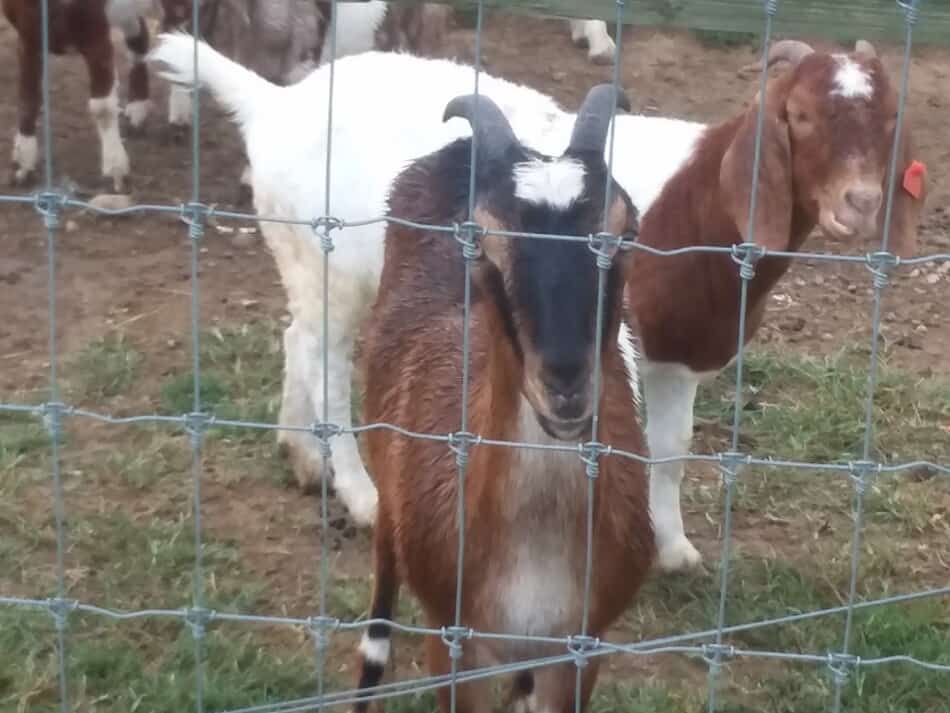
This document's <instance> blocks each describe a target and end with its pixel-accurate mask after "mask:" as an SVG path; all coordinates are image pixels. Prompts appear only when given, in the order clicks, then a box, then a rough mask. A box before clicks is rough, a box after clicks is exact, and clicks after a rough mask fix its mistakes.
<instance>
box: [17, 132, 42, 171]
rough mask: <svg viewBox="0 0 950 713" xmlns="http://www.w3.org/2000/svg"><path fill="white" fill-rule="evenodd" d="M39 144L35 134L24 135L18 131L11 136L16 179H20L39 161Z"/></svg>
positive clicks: (32, 169) (33, 168)
mask: <svg viewBox="0 0 950 713" xmlns="http://www.w3.org/2000/svg"><path fill="white" fill-rule="evenodd" d="M39 157H40V145H39V142H38V141H37V140H36V136H35V135H34V136H26V135H25V134H21V133H20V132H19V131H18V132H17V133H16V135H15V136H14V137H13V164H14V166H16V176H15V178H16V180H17V181H22V180H24V179H25V178H26V177H27V176H28V175H30V174H31V173H33V172H34V171H35V170H36V164H37V163H39Z"/></svg>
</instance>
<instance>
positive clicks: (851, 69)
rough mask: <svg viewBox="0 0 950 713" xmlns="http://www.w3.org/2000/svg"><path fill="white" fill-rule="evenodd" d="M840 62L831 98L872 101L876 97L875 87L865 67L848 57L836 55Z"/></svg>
mask: <svg viewBox="0 0 950 713" xmlns="http://www.w3.org/2000/svg"><path fill="white" fill-rule="evenodd" d="M834 58H835V60H836V61H837V62H838V70H837V71H836V72H835V76H834V79H833V86H832V89H831V96H833V97H844V98H845V99H870V98H871V97H872V96H873V95H874V85H873V84H872V83H871V75H870V74H869V73H868V71H867V70H866V69H864V67H862V66H861V65H860V64H858V63H857V62H855V61H854V60H853V59H851V58H850V57H848V56H847V55H843V54H837V55H834Z"/></svg>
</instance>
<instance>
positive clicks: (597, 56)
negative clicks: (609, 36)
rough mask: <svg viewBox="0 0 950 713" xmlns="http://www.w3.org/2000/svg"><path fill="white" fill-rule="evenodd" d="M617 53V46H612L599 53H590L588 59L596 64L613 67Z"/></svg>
mask: <svg viewBox="0 0 950 713" xmlns="http://www.w3.org/2000/svg"><path fill="white" fill-rule="evenodd" d="M616 53H617V47H616V45H611V46H609V47H604V48H603V49H602V50H600V51H598V52H590V53H589V54H588V55H587V58H588V59H589V60H590V61H591V62H593V63H594V64H599V65H612V64H613V63H614V55H615V54H616Z"/></svg>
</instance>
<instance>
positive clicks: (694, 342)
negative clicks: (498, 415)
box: [615, 40, 926, 570]
mask: <svg viewBox="0 0 950 713" xmlns="http://www.w3.org/2000/svg"><path fill="white" fill-rule="evenodd" d="M782 62H784V63H785V64H786V65H787V68H786V69H785V71H783V72H781V73H780V74H778V75H777V76H774V77H771V78H770V79H769V81H768V84H767V89H766V92H765V97H764V99H763V101H764V102H765V115H764V133H763V138H762V153H761V168H760V174H759V184H758V209H757V211H756V214H755V218H754V221H753V223H752V227H753V228H754V235H753V234H751V233H750V232H749V227H750V226H749V209H750V197H751V183H752V180H751V179H752V162H753V147H754V140H755V130H756V114H757V110H758V104H759V100H760V97H756V99H755V100H754V101H753V102H752V103H751V105H750V106H748V107H747V108H746V109H745V110H744V111H743V112H742V113H741V114H739V115H738V116H735V117H733V118H731V119H729V120H727V121H725V122H723V123H721V124H718V125H713V126H704V125H701V124H693V123H688V122H678V121H675V120H664V119H658V118H649V117H619V118H618V120H617V145H616V148H617V155H618V156H624V157H625V158H624V160H623V161H618V162H617V163H616V164H615V175H616V176H617V180H618V181H619V182H620V183H621V185H623V186H624V187H625V188H626V189H627V191H628V192H629V194H630V196H631V198H632V199H633V201H634V203H635V204H636V205H637V207H638V208H639V209H640V211H641V213H640V214H641V230H640V242H641V243H642V244H644V245H646V246H650V247H653V248H658V249H662V250H673V249H678V248H685V247H687V246H690V245H702V246H718V247H729V246H732V245H735V244H738V243H745V242H748V241H750V240H754V242H755V244H756V245H758V246H760V247H762V248H765V249H766V250H770V251H791V252H794V251H797V250H799V249H800V248H801V246H802V245H803V243H804V241H805V239H806V238H807V237H808V236H809V234H810V233H811V232H812V230H813V229H814V228H815V227H816V226H817V227H820V228H821V229H822V230H823V231H824V232H825V233H826V234H829V235H831V236H835V237H838V238H846V239H848V240H854V241H858V240H861V241H862V243H861V247H860V248H858V245H857V244H856V245H855V247H856V248H858V249H862V250H865V249H867V250H870V251H876V250H878V249H879V245H880V234H881V230H882V227H883V222H884V212H885V211H884V208H883V204H884V194H885V190H886V181H887V171H888V165H889V160H890V156H891V148H892V145H893V142H894V136H895V122H896V114H897V104H898V96H897V92H896V90H895V88H894V87H893V86H892V84H891V82H890V80H889V78H888V74H887V72H886V71H885V69H884V66H883V65H882V63H881V61H880V60H879V59H878V58H877V56H876V54H875V52H874V49H873V47H871V46H870V45H869V44H868V43H866V42H860V43H859V44H858V46H857V47H856V50H855V52H852V53H851V54H828V53H824V52H815V51H813V50H812V48H811V47H809V46H808V45H805V44H804V43H801V42H797V41H790V40H786V41H782V42H778V43H776V44H775V45H774V46H773V47H772V49H771V53H770V59H769V64H770V65H777V64H779V63H782ZM664 122H666V123H664ZM623 124H626V126H623ZM899 146H900V153H899V158H898V168H897V170H898V175H897V181H896V183H895V191H896V192H895V194H894V204H893V216H892V219H891V229H890V242H889V248H890V250H891V251H892V252H894V253H896V254H898V255H908V254H912V253H913V252H914V248H915V243H916V230H917V221H918V217H919V214H920V210H921V207H922V205H923V201H924V194H925V192H926V188H925V184H924V183H925V182H924V177H923V173H922V171H923V164H921V163H920V162H918V161H915V160H914V159H915V155H914V151H913V148H912V144H911V133H910V125H909V124H908V123H905V124H904V130H903V134H902V136H901V138H900V144H899ZM650 147H653V148H652V150H653V154H652V155H650V158H651V160H652V164H650V163H648V164H646V165H652V166H653V168H654V172H653V173H652V175H651V174H650V173H649V171H644V170H643V169H642V167H640V168H638V167H637V164H640V165H641V166H642V165H644V162H645V152H646V151H649V150H650ZM627 156H629V158H626V157H627ZM789 262H790V261H789V258H785V257H775V256H768V255H766V256H765V257H764V258H762V259H761V260H760V261H759V262H758V264H757V265H755V276H754V278H753V279H752V280H751V282H750V283H749V288H748V310H747V313H746V327H745V334H744V338H745V340H746V341H748V340H749V339H751V338H752V337H753V336H754V335H755V333H756V332H757V330H758V329H759V327H760V325H761V323H762V319H763V316H764V312H765V307H766V302H767V298H768V294H769V291H770V290H771V289H772V288H773V287H774V286H775V284H776V282H777V281H778V280H779V278H781V277H782V275H783V274H784V273H785V271H786V270H787V269H788V267H789ZM629 274H630V278H629V283H628V290H627V298H628V301H629V304H628V306H629V310H630V313H631V323H632V330H633V332H634V333H635V334H637V335H638V336H639V341H640V351H641V353H642V357H643V359H642V363H641V369H640V372H639V376H640V379H641V383H642V385H643V395H644V399H645V401H646V417H647V425H646V433H647V442H648V445H649V448H650V452H651V456H652V457H653V458H672V457H675V456H681V455H683V454H685V453H687V452H688V450H689V445H690V441H691V438H692V430H693V403H694V400H695V396H696V389H697V385H698V384H699V383H700V381H701V379H703V378H705V377H708V376H711V375H714V374H716V373H717V372H718V371H720V370H721V369H723V368H724V367H726V366H727V365H729V364H730V363H731V362H732V361H733V359H734V357H735V355H736V352H737V347H738V344H737V342H738V338H739V299H740V282H741V281H740V277H739V271H738V268H737V265H736V264H735V263H734V261H733V259H732V258H731V257H730V256H729V255H723V254H711V253H689V254H683V255H678V256H674V257H667V256H657V255H652V254H649V253H646V252H642V253H638V254H637V256H636V258H635V259H634V262H633V268H632V270H631V271H630V273H629ZM683 470H684V469H683V464H682V462H681V461H680V462H667V463H662V464H657V465H654V466H653V468H652V475H651V485H650V502H651V510H652V515H653V522H654V527H655V528H656V536H657V546H658V562H659V564H660V566H661V567H663V568H664V569H667V570H673V569H678V568H680V567H684V566H689V565H695V564H697V563H698V562H699V561H700V555H699V552H698V551H697V550H696V548H695V547H694V546H693V545H692V544H691V543H690V541H689V540H688V539H687V537H686V535H685V533H684V529H683V520H682V515H681V512H680V504H679V497H680V482H681V480H682V477H683Z"/></svg>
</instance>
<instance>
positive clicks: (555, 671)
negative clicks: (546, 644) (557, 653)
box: [514, 658, 600, 713]
mask: <svg viewBox="0 0 950 713" xmlns="http://www.w3.org/2000/svg"><path fill="white" fill-rule="evenodd" d="M599 668H600V659H599V658H590V659H587V665H586V666H585V667H584V671H583V673H582V674H581V691H580V693H581V700H580V710H582V711H583V710H586V709H587V704H588V703H589V702H590V696H591V693H592V692H593V690H594V683H595V681H596V680H597V673H598V670H599ZM576 671H577V667H576V665H575V664H574V663H573V662H572V663H567V664H560V665H558V666H544V667H543V668H539V669H536V670H535V671H534V689H533V691H532V692H531V694H530V695H528V696H527V697H526V698H525V699H523V700H522V702H521V705H516V706H515V707H514V710H515V711H516V713H517V712H518V711H519V710H520V711H524V712H525V713H574V711H575V710H577V708H576V707H575V697H576V696H577V679H576Z"/></svg>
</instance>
